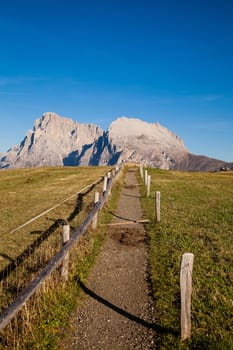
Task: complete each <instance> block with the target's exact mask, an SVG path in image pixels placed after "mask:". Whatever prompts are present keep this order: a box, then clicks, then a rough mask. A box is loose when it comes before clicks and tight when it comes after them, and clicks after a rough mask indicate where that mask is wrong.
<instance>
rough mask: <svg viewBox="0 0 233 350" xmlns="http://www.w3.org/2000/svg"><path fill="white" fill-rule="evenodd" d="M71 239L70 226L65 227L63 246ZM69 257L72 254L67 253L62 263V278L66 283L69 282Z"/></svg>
mask: <svg viewBox="0 0 233 350" xmlns="http://www.w3.org/2000/svg"><path fill="white" fill-rule="evenodd" d="M69 239H70V225H64V226H63V231H62V241H63V245H65V244H66V243H67V242H68V241H69ZM69 257H70V254H69V253H67V254H66V255H65V257H64V259H63V261H62V267H61V277H62V279H64V280H65V281H67V280H68V272H69Z"/></svg>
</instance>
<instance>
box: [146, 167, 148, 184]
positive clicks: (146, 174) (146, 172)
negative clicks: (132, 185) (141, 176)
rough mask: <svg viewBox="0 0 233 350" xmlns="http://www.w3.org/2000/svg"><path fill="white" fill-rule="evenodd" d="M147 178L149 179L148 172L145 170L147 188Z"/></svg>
mask: <svg viewBox="0 0 233 350" xmlns="http://www.w3.org/2000/svg"><path fill="white" fill-rule="evenodd" d="M147 178H148V172H147V170H145V186H147Z"/></svg>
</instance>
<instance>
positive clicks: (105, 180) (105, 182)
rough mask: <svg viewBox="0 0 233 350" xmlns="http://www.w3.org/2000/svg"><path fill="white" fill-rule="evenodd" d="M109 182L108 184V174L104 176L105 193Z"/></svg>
mask: <svg viewBox="0 0 233 350" xmlns="http://www.w3.org/2000/svg"><path fill="white" fill-rule="evenodd" d="M107 184H108V178H107V176H105V177H104V184H103V194H104V193H105V192H106V190H107Z"/></svg>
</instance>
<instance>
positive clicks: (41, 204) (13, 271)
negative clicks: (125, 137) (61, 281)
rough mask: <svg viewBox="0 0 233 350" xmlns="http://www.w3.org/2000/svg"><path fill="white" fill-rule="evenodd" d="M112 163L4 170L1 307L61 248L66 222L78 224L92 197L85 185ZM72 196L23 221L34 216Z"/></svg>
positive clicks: (0, 177) (0, 233) (0, 194)
mask: <svg viewBox="0 0 233 350" xmlns="http://www.w3.org/2000/svg"><path fill="white" fill-rule="evenodd" d="M108 169H109V168H106V167H79V168H77V167H75V168H74V167H68V168H32V169H19V170H4V171H1V172H0V182H1V188H0V207H1V213H0V222H1V227H0V237H1V243H0V287H1V290H0V296H1V304H0V310H2V309H4V308H5V307H6V306H7V305H8V304H9V303H10V302H11V301H12V300H13V299H14V298H15V296H16V295H17V294H18V293H19V292H20V291H21V290H22V289H23V288H24V287H25V286H26V285H27V284H28V282H29V281H30V280H32V278H33V277H35V275H36V274H37V273H38V271H39V270H41V268H43V267H44V266H45V265H46V263H47V262H48V261H49V260H50V259H51V257H52V256H54V255H55V254H56V253H57V252H58V251H59V249H60V248H61V244H62V239H61V233H62V225H61V224H62V222H63V221H64V220H66V221H68V222H69V224H70V225H71V228H72V227H77V226H78V225H79V224H80V223H81V222H82V220H83V219H84V217H85V215H86V212H87V211H88V210H89V209H90V208H89V207H90V205H91V203H92V202H93V198H94V194H93V191H97V190H98V191H101V190H102V187H101V186H102V184H99V185H96V186H95V188H86V189H85V190H84V191H82V192H81V193H80V194H78V195H75V194H76V193H77V192H79V191H80V190H81V189H83V188H85V187H86V186H87V185H90V184H91V183H93V182H95V181H96V180H98V179H101V177H102V176H103V175H105V173H106V171H107V170H108ZM72 195H75V196H73V197H72V198H70V199H69V200H68V201H66V202H64V203H63V204H62V205H59V206H58V207H56V208H55V209H54V210H52V211H50V212H48V213H47V214H46V215H43V216H42V217H40V218H39V219H37V220H36V221H34V222H32V223H30V224H29V225H26V226H25V227H23V228H21V229H19V230H17V231H15V232H11V231H12V230H14V229H15V228H17V227H18V226H20V225H22V224H23V223H25V222H26V221H28V220H30V219H31V218H32V217H35V216H37V215H38V214H40V213H42V212H44V211H45V210H47V209H49V208H51V207H53V206H54V205H56V204H58V203H60V202H62V201H64V200H65V199H66V198H69V197H70V196H72Z"/></svg>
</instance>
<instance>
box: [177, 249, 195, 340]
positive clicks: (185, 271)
mask: <svg viewBox="0 0 233 350" xmlns="http://www.w3.org/2000/svg"><path fill="white" fill-rule="evenodd" d="M193 260H194V254H192V253H184V254H183V256H182V261H181V270H180V296H181V339H182V340H185V339H187V338H190V337H191V295H192V270H193Z"/></svg>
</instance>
